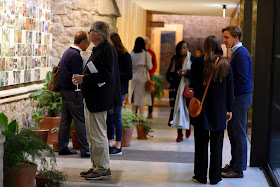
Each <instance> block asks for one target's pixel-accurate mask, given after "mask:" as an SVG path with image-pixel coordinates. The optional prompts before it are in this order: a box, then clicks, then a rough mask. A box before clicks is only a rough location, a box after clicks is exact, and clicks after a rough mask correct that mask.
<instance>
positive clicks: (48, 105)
mask: <svg viewBox="0 0 280 187" xmlns="http://www.w3.org/2000/svg"><path fill="white" fill-rule="evenodd" d="M51 74H52V72H50V71H49V72H48V73H47V75H46V79H45V84H44V86H43V88H42V89H39V90H37V91H35V92H32V93H31V94H30V95H29V97H30V98H31V99H33V100H37V101H38V102H39V109H41V110H42V114H43V115H44V117H42V119H44V121H43V122H42V123H41V129H49V136H48V140H47V143H48V144H52V139H53V137H52V135H53V134H51V129H52V128H55V127H58V126H59V123H60V116H59V115H60V114H61V110H62V98H61V95H60V93H59V92H52V91H49V90H48V85H49V83H50V79H51Z"/></svg>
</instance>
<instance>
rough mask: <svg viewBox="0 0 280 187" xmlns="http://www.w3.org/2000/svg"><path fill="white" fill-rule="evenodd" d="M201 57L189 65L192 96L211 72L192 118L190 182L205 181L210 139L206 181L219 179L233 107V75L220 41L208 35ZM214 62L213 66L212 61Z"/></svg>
mask: <svg viewBox="0 0 280 187" xmlns="http://www.w3.org/2000/svg"><path fill="white" fill-rule="evenodd" d="M204 54H205V55H204V56H202V57H201V58H196V60H195V61H194V62H193V64H192V68H191V87H192V88H193V89H194V94H195V97H196V98H198V99H200V100H201V99H202V97H203V94H204V91H205V87H206V85H207V82H208V80H209V77H210V74H211V73H212V78H211V82H210V84H209V88H208V91H207V94H206V97H205V100H204V103H203V107H202V111H201V113H200V115H199V116H198V117H196V119H195V120H194V138H195V163H194V177H193V178H192V180H193V181H195V182H199V183H206V182H207V170H208V142H209V141H210V167H209V180H210V184H217V183H220V182H221V181H222V178H221V167H222V149H223V139H224V130H225V129H226V123H227V121H229V120H230V119H231V116H232V106H233V75H232V70H231V67H230V65H229V63H228V61H227V60H226V58H224V57H222V55H223V50H222V48H221V44H220V40H219V39H218V38H217V37H215V36H208V37H207V38H206V40H205V42H204ZM216 61H217V63H216V65H215V66H214V64H215V62H216Z"/></svg>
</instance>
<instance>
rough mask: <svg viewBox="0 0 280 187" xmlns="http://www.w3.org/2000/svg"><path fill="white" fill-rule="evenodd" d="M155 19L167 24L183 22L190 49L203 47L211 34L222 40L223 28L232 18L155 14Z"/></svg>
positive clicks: (184, 35)
mask: <svg viewBox="0 0 280 187" xmlns="http://www.w3.org/2000/svg"><path fill="white" fill-rule="evenodd" d="M153 21H164V23H165V24H182V25H183V26H184V27H183V39H184V40H186V41H188V43H189V44H190V51H191V52H192V53H194V51H195V49H197V48H203V42H204V39H205V38H206V37H207V36H209V35H215V36H217V37H218V38H219V39H220V40H221V41H222V39H223V37H222V29H223V28H224V27H227V26H229V25H230V18H228V17H226V18H223V17H217V16H188V15H167V14H154V15H153Z"/></svg>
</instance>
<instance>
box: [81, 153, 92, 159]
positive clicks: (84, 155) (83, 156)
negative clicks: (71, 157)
mask: <svg viewBox="0 0 280 187" xmlns="http://www.w3.org/2000/svg"><path fill="white" fill-rule="evenodd" d="M88 157H90V152H85V153H83V154H81V158H88Z"/></svg>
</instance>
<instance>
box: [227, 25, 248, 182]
mask: <svg viewBox="0 0 280 187" xmlns="http://www.w3.org/2000/svg"><path fill="white" fill-rule="evenodd" d="M222 32H223V37H224V43H225V45H226V47H227V48H231V54H232V55H231V60H230V65H231V67H232V72H233V82H234V109H233V112H232V120H230V121H229V123H228V128H227V131H228V136H229V140H230V145H231V161H230V163H229V164H228V165H226V166H225V167H224V168H222V177H224V178H243V171H244V170H246V168H247V134H246V126H247V114H248V110H249V108H250V106H251V103H252V90H253V69H252V58H251V56H250V53H249V52H248V50H247V49H246V48H245V47H243V45H242V43H241V42H240V41H241V37H242V30H241V29H240V27H238V26H228V27H226V28H224V29H223V30H222Z"/></svg>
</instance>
